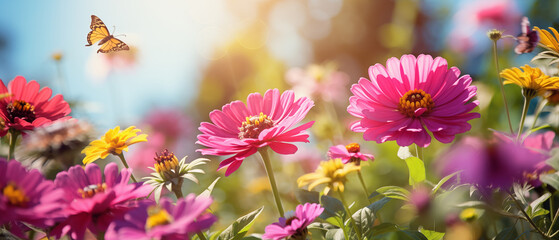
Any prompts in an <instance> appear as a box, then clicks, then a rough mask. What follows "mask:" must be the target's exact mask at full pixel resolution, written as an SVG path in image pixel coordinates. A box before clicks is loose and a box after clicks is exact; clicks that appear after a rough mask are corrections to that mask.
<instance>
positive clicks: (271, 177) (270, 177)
mask: <svg viewBox="0 0 559 240" xmlns="http://www.w3.org/2000/svg"><path fill="white" fill-rule="evenodd" d="M258 152H259V153H260V157H262V161H263V162H264V166H265V168H266V174H268V180H270V185H271V186H272V193H273V194H274V200H275V202H276V206H277V207H278V212H279V214H280V216H281V217H284V216H285V214H284V212H283V206H282V204H281V198H280V196H279V191H278V186H277V184H276V178H275V177H274V171H273V170H272V163H271V162H270V157H269V156H268V148H267V147H264V148H260V149H259V150H258Z"/></svg>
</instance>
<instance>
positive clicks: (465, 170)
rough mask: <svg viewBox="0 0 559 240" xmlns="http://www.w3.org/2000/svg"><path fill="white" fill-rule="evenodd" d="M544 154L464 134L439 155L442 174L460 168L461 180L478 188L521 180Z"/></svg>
mask: <svg viewBox="0 0 559 240" xmlns="http://www.w3.org/2000/svg"><path fill="white" fill-rule="evenodd" d="M545 158H546V157H545V156H544V155H542V154H541V153H538V152H534V151H532V150H530V149H528V148H526V147H524V146H522V145H519V144H516V143H513V142H503V141H500V140H492V141H484V140H482V139H479V138H475V137H466V138H464V139H462V140H461V141H460V142H458V143H456V144H455V145H454V146H452V148H450V150H449V151H448V152H446V153H445V154H443V156H442V157H441V161H442V164H441V166H442V174H443V175H448V174H451V173H454V172H457V171H461V172H460V179H461V180H462V181H463V182H465V183H470V184H473V185H477V186H480V187H482V188H488V187H493V188H496V187H500V188H508V187H510V186H511V185H512V183H514V182H521V181H523V180H524V174H525V173H526V172H531V171H533V170H535V169H536V165H537V164H538V163H539V162H541V161H543V160H544V159H545Z"/></svg>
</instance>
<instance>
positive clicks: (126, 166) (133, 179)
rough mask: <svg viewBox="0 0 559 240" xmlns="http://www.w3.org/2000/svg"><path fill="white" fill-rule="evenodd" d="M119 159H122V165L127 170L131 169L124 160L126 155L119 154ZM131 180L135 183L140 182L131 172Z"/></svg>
mask: <svg viewBox="0 0 559 240" xmlns="http://www.w3.org/2000/svg"><path fill="white" fill-rule="evenodd" d="M117 156H118V158H120V161H121V162H122V165H124V167H125V168H130V167H128V163H126V159H124V154H123V153H120V154H117ZM130 178H132V181H134V182H135V183H137V182H138V181H136V178H135V177H134V174H133V173H132V171H130Z"/></svg>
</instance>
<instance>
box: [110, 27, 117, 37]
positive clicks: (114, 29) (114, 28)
mask: <svg viewBox="0 0 559 240" xmlns="http://www.w3.org/2000/svg"><path fill="white" fill-rule="evenodd" d="M115 31H116V26H115V25H113V32H112V33H111V35H113V34H114V33H115Z"/></svg>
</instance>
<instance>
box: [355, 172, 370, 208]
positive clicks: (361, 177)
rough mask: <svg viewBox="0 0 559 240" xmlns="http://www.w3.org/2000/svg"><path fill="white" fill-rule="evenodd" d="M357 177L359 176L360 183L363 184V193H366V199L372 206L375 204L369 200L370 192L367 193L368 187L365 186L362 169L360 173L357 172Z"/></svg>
mask: <svg viewBox="0 0 559 240" xmlns="http://www.w3.org/2000/svg"><path fill="white" fill-rule="evenodd" d="M357 176H359V181H360V182H361V186H362V187H363V192H365V197H366V198H367V200H368V201H369V204H372V203H373V202H372V201H371V199H369V191H367V186H366V185H365V181H364V180H363V175H362V174H361V169H359V171H357Z"/></svg>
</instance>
